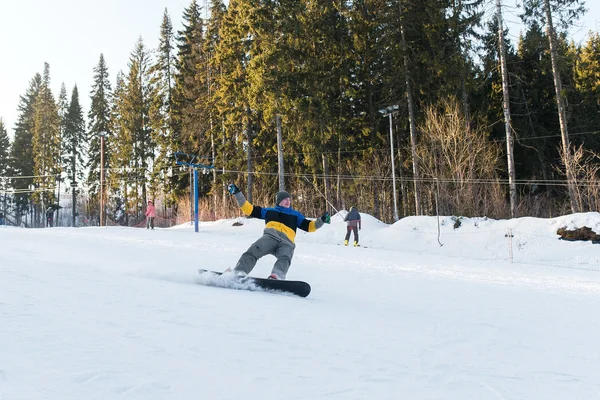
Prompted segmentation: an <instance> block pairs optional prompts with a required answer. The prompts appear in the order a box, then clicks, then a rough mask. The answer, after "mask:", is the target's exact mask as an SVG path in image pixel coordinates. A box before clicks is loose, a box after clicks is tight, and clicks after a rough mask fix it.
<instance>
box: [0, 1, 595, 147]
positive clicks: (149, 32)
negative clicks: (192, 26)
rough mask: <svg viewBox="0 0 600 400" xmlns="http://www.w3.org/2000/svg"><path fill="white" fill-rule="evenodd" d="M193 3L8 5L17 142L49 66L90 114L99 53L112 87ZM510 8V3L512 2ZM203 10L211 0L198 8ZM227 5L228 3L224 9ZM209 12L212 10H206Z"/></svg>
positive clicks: (6, 99) (5, 105) (590, 24)
mask: <svg viewBox="0 0 600 400" xmlns="http://www.w3.org/2000/svg"><path fill="white" fill-rule="evenodd" d="M190 2H191V1H190V0H172V1H168V2H165V1H160V0H130V1H121V0H107V1H103V2H102V3H98V2H90V1H80V0H54V1H46V0H19V1H3V2H2V4H1V5H0V15H1V16H2V23H0V51H1V52H2V54H3V57H2V59H3V61H2V62H0V118H3V120H4V122H5V125H6V127H7V129H8V131H9V136H10V137H12V135H13V129H14V125H15V123H16V120H17V116H18V113H17V107H18V104H19V98H20V96H22V95H24V94H25V92H26V90H27V88H28V87H29V82H30V80H31V79H32V78H33V76H34V75H35V74H36V73H38V72H39V73H42V72H43V70H44V63H45V62H47V63H48V64H49V65H50V78H51V86H52V91H53V93H54V95H55V97H58V94H59V93H60V87H61V84H62V83H64V84H65V87H66V89H67V93H68V95H69V98H70V96H71V92H72V90H73V87H74V85H77V88H78V90H79V97H80V102H81V104H82V107H83V108H84V113H85V114H86V117H87V112H88V111H89V93H90V88H91V83H92V79H93V68H94V67H95V66H96V65H97V64H98V60H99V58H100V54H101V53H103V54H104V58H105V60H106V63H107V65H108V68H109V74H110V76H109V79H110V80H111V82H112V83H113V85H114V82H115V78H116V74H117V72H118V71H121V70H122V71H124V72H126V71H127V62H128V60H129V55H130V53H131V51H132V50H133V48H134V45H135V43H136V41H137V39H138V38H139V37H140V36H141V37H142V39H143V40H144V43H145V45H146V46H147V47H148V48H150V49H155V48H156V47H157V46H158V37H159V30H160V24H161V22H162V16H163V13H164V10H165V7H167V9H168V12H169V15H170V16H171V21H172V23H173V27H174V30H178V29H181V20H182V14H183V10H184V9H185V8H186V7H187V6H188V5H189V4H190ZM509 2H510V1H506V3H509ZM198 3H199V4H200V5H201V6H204V5H205V4H206V1H205V0H200V1H199V2H198ZM226 3H227V2H226ZM598 3H599V2H597V1H590V0H588V1H587V7H588V8H589V11H588V13H587V15H586V16H585V17H584V19H583V20H582V21H581V27H578V28H575V29H574V31H573V35H574V38H575V39H576V40H578V41H579V40H581V39H582V38H584V37H585V36H586V34H587V32H588V30H590V29H591V30H594V31H597V30H598V29H599V28H600V4H598ZM205 8H206V7H205ZM516 14H517V12H516V10H515V9H514V8H513V9H511V8H507V14H506V15H505V19H506V21H507V23H509V24H511V25H512V26H515V28H514V29H513V31H514V36H515V37H517V36H518V29H519V28H518V26H517V25H516V24H515V23H516V22H517V21H518V17H517V15H516Z"/></svg>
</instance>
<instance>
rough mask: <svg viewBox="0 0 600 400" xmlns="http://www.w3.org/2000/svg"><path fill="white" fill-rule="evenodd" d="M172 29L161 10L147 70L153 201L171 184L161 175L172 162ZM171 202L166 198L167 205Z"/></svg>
mask: <svg viewBox="0 0 600 400" xmlns="http://www.w3.org/2000/svg"><path fill="white" fill-rule="evenodd" d="M173 42H174V36H173V26H172V24H171V18H170V17H169V14H168V12H167V9H166V8H165V12H164V14H163V20H162V24H161V27H160V38H159V45H158V49H157V51H156V54H157V56H156V62H155V63H154V65H152V66H151V67H150V70H149V74H150V75H151V78H150V86H151V90H152V92H151V93H150V108H149V118H150V125H151V127H152V134H153V137H152V140H153V142H154V143H156V146H157V154H156V162H155V163H154V167H153V170H152V174H151V180H150V190H151V197H152V198H154V197H155V196H156V195H157V192H158V191H159V190H161V191H162V192H163V193H164V194H170V193H171V191H172V189H171V183H172V182H171V181H170V180H169V179H168V178H166V177H165V172H167V170H170V168H171V166H172V165H173V163H174V158H173V152H174V151H175V150H174V143H173V127H172V120H171V114H172V112H171V110H172V103H173V101H172V98H173V85H174V83H173V76H174V71H175V57H174V55H173V47H174V43H173ZM173 202H174V200H173V199H172V198H171V196H170V195H169V196H168V199H167V203H173Z"/></svg>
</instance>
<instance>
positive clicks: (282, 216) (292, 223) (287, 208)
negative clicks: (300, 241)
mask: <svg viewBox="0 0 600 400" xmlns="http://www.w3.org/2000/svg"><path fill="white" fill-rule="evenodd" d="M227 190H229V193H231V195H232V196H234V197H235V199H236V200H237V203H238V205H239V206H240V208H241V209H242V211H243V212H244V214H246V215H248V216H251V217H254V218H260V219H264V220H265V229H264V231H263V235H262V236H261V237H260V238H259V239H258V240H257V241H256V242H254V243H253V244H252V245H251V246H250V247H249V248H248V250H246V252H245V253H244V254H242V256H241V257H240V259H239V261H238V262H237V264H236V266H235V268H233V271H232V270H231V268H228V269H227V271H225V272H230V271H232V272H233V273H235V274H237V275H241V276H246V275H248V274H249V273H250V271H252V269H253V268H254V266H255V265H256V262H257V261H258V259H259V258H261V257H264V256H266V255H267V254H272V255H274V256H275V257H276V258H277V261H275V265H273V269H272V271H271V275H269V277H268V278H269V279H285V276H286V274H287V272H288V269H289V268H290V264H291V262H292V257H293V255H294V249H295V248H296V244H295V243H294V239H295V238H296V229H297V228H300V229H302V230H304V231H307V232H315V231H316V230H317V229H319V228H320V227H322V226H323V224H329V223H331V217H330V216H329V213H328V212H325V213H324V214H323V215H322V216H321V217H320V218H317V219H316V220H313V221H311V220H308V219H306V218H304V215H302V214H301V213H300V212H299V211H296V210H294V209H293V208H292V206H291V205H292V197H291V196H290V194H289V193H288V192H285V191H281V192H278V193H277V194H276V195H275V207H268V208H262V207H259V206H253V205H252V204H250V203H249V202H248V201H247V200H246V197H245V196H244V195H243V193H242V192H240V189H239V188H238V187H237V186H236V185H235V184H233V183H230V184H229V185H228V186H227Z"/></svg>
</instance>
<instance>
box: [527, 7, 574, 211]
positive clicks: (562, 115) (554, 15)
mask: <svg viewBox="0 0 600 400" xmlns="http://www.w3.org/2000/svg"><path fill="white" fill-rule="evenodd" d="M583 4H584V1H583V0H542V1H538V0H524V1H523V6H524V9H525V12H524V14H523V18H524V20H525V21H530V20H535V21H540V22H541V23H542V24H544V25H545V26H546V37H547V38H548V44H549V49H550V60H551V65H552V77H553V78H554V82H553V83H554V90H555V101H556V105H557V110H558V121H559V125H560V132H561V139H562V140H561V144H562V154H561V158H562V163H563V165H564V168H565V173H566V176H567V188H568V191H569V201H570V203H571V211H572V212H574V213H575V212H579V211H580V209H581V207H580V205H579V204H578V202H577V197H578V196H577V177H576V175H575V170H574V165H573V154H572V149H571V144H570V138H569V130H568V124H567V101H566V98H565V92H564V91H563V83H562V79H561V69H560V65H559V48H558V46H559V43H558V40H559V38H558V36H559V35H558V34H557V33H558V32H560V28H562V29H566V28H568V27H569V26H570V25H571V24H573V22H574V21H575V20H576V19H578V18H579V17H580V16H581V15H582V14H583V13H584V12H585V8H584V6H583ZM557 28H559V29H557Z"/></svg>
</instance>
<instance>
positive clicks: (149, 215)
mask: <svg viewBox="0 0 600 400" xmlns="http://www.w3.org/2000/svg"><path fill="white" fill-rule="evenodd" d="M154 218H156V209H155V208H154V203H153V202H152V200H148V207H146V229H154Z"/></svg>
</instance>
